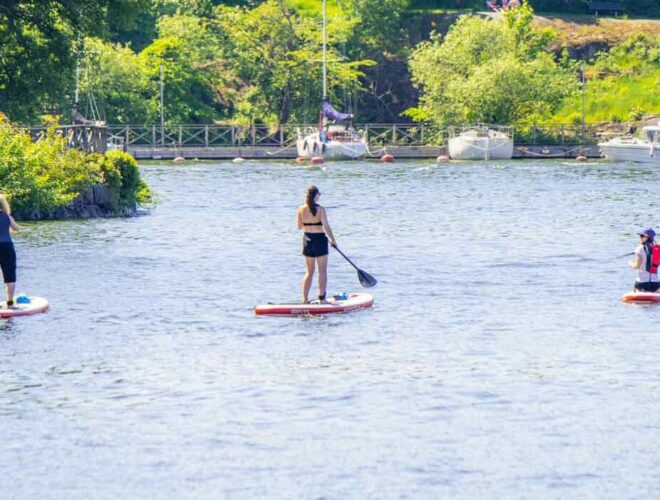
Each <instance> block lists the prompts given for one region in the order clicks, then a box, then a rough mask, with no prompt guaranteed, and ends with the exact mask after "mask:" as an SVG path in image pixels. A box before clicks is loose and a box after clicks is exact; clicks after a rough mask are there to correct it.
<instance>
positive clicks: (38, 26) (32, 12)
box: [0, 0, 146, 122]
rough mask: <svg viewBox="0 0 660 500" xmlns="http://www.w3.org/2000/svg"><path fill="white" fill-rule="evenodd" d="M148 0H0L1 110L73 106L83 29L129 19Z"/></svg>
mask: <svg viewBox="0 0 660 500" xmlns="http://www.w3.org/2000/svg"><path fill="white" fill-rule="evenodd" d="M145 1H146V0H20V1H11V2H2V6H0V55H1V57H0V110H2V111H3V112H4V113H6V114H8V115H9V116H10V117H12V119H14V120H21V121H32V122H34V121H36V119H37V117H38V116H39V115H40V114H41V113H42V112H44V111H51V110H52V109H53V108H55V109H56V110H58V111H59V112H61V111H62V109H70V107H71V104H72V100H71V99H70V94H69V95H67V93H68V92H70V90H71V89H72V87H73V70H74V55H75V43H76V39H77V37H78V35H85V34H106V33H107V30H106V28H107V19H114V20H116V22H117V23H118V24H122V23H126V22H130V18H131V16H133V15H135V14H136V13H137V12H138V11H139V9H140V7H142V6H143V5H144V2H145Z"/></svg>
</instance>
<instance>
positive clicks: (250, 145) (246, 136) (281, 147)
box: [31, 123, 631, 160]
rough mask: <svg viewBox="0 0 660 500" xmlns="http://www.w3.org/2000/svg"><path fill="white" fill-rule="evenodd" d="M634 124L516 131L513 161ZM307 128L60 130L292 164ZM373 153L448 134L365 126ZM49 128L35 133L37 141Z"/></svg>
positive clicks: (589, 151)
mask: <svg viewBox="0 0 660 500" xmlns="http://www.w3.org/2000/svg"><path fill="white" fill-rule="evenodd" d="M630 127H631V124H627V123H621V124H615V125H611V124H610V125H608V126H607V127H606V129H605V127H604V126H597V125H589V126H586V127H583V126H580V125H576V126H533V127H529V128H528V129H526V130H520V131H518V130H517V131H516V133H515V136H514V144H515V147H514V152H513V157H514V158H575V157H576V156H578V155H584V156H587V157H589V158H600V157H601V152H600V149H599V148H598V147H597V143H598V142H599V141H600V140H602V139H603V138H605V137H608V136H612V135H616V134H624V133H626V132H628V130H629V129H630ZM304 128H305V126H304V125H295V124H289V125H279V126H272V127H271V126H267V125H253V126H250V127H241V126H236V125H172V126H165V127H160V126H156V125H153V126H144V125H108V126H90V125H69V126H61V127H58V131H59V133H60V134H62V135H64V136H65V137H66V138H67V143H68V144H69V146H70V147H76V148H80V149H85V150H87V151H90V152H100V153H102V152H104V151H106V150H107V149H120V150H123V151H127V152H129V153H131V154H132V155H133V156H134V157H135V158H136V159H138V160H160V159H174V158H176V157H183V158H186V159H199V160H228V159H233V158H236V157H239V156H240V157H242V158H246V159H282V160H288V159H294V158H296V156H297V151H296V139H297V137H298V133H297V131H298V130H299V129H301V130H303V129H304ZM355 128H356V129H357V130H361V131H363V132H364V134H365V136H366V138H367V141H368V144H369V150H368V155H367V158H369V157H372V158H379V157H380V156H382V155H383V154H384V152H387V153H389V154H391V155H393V156H394V157H395V158H402V159H404V158H411V159H412V158H436V157H438V156H439V155H446V154H447V150H446V146H445V144H446V143H447V129H446V128H443V127H438V126H434V125H430V124H424V123H421V124H411V123H399V124H397V123H395V124H362V125H356V126H355ZM45 132H46V128H44V127H32V128H31V133H32V135H33V137H35V138H37V139H38V137H39V136H40V134H41V135H42V134H44V133H45Z"/></svg>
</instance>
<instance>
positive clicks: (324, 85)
mask: <svg viewBox="0 0 660 500" xmlns="http://www.w3.org/2000/svg"><path fill="white" fill-rule="evenodd" d="M327 44H328V41H327V35H326V21H325V0H323V98H324V99H325V98H326V97H328V83H327V79H328V72H327V53H326V51H327V48H326V46H327Z"/></svg>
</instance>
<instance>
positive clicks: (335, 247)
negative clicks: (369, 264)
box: [333, 245, 360, 271]
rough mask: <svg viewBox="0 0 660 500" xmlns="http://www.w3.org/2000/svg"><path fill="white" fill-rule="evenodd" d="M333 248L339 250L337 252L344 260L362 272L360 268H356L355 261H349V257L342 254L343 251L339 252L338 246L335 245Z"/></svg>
mask: <svg viewBox="0 0 660 500" xmlns="http://www.w3.org/2000/svg"><path fill="white" fill-rule="evenodd" d="M333 248H334V249H335V250H337V251H338V252H339V253H340V254H341V256H342V257H343V258H345V259H346V260H347V261H348V263H349V264H350V265H351V266H353V267H354V268H355V269H357V270H358V271H360V268H358V266H356V265H355V264H353V261H352V260H351V259H349V258H348V257H346V254H345V253H344V252H342V251H341V250H339V247H338V246H336V245H335V246H334V247H333Z"/></svg>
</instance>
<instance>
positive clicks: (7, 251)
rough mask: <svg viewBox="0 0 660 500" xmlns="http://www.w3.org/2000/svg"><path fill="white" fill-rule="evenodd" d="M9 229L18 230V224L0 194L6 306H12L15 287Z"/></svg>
mask: <svg viewBox="0 0 660 500" xmlns="http://www.w3.org/2000/svg"><path fill="white" fill-rule="evenodd" d="M10 231H18V225H17V224H16V221H15V220H14V218H13V217H12V216H11V210H10V209H9V203H8V202H7V200H6V199H5V197H4V196H3V195H1V194H0V268H2V277H3V278H4V280H5V287H6V289H7V308H10V309H11V308H13V307H14V290H15V289H16V252H15V251H14V243H13V242H12V240H11V235H10Z"/></svg>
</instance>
